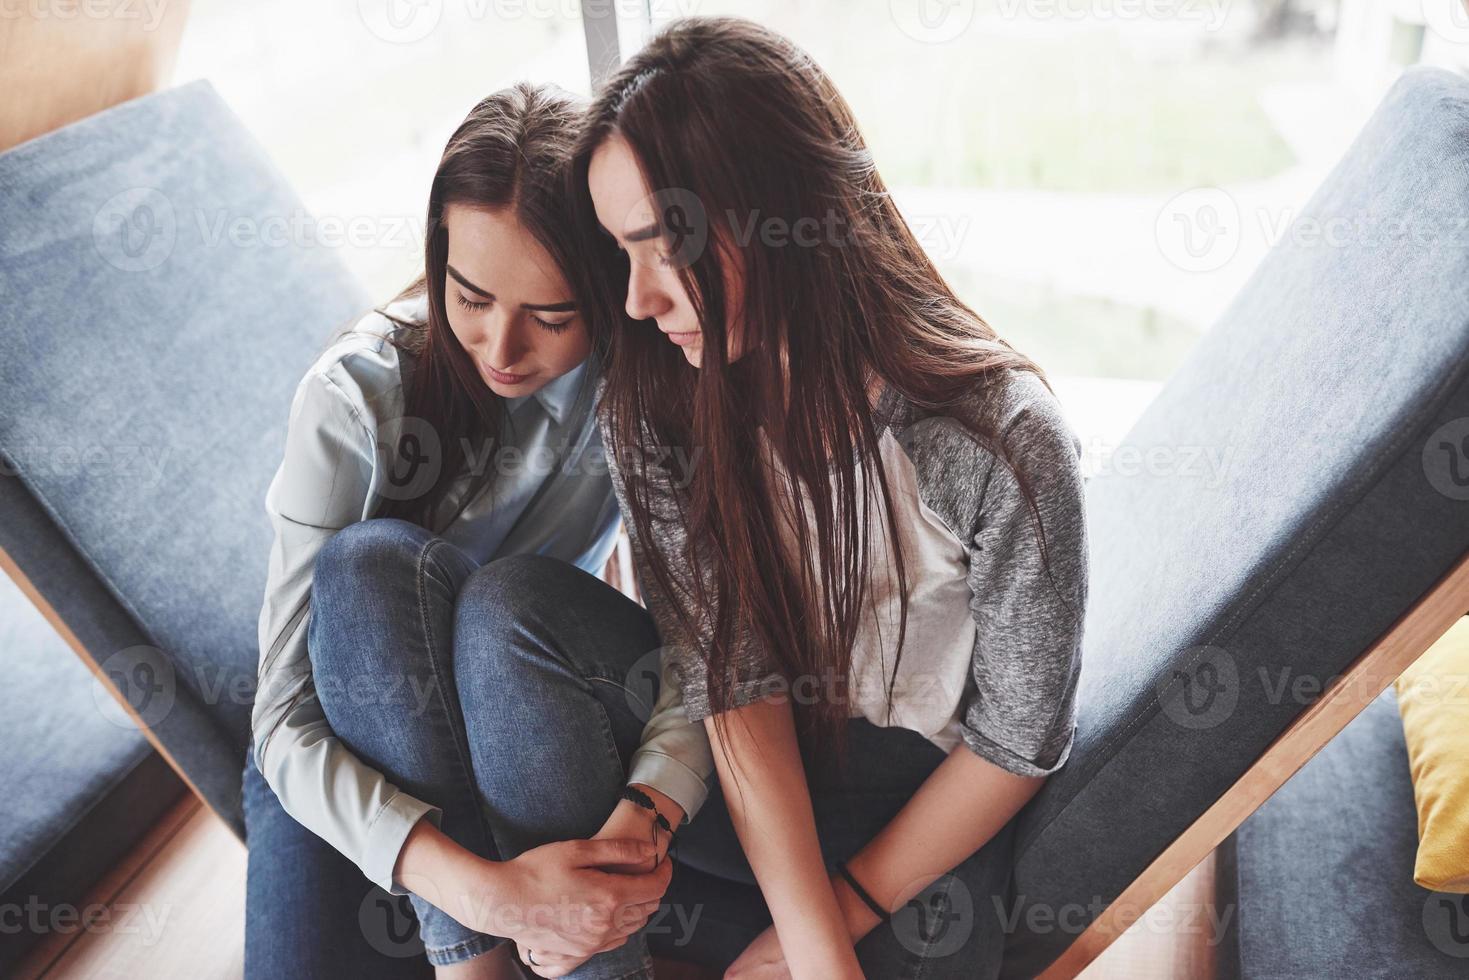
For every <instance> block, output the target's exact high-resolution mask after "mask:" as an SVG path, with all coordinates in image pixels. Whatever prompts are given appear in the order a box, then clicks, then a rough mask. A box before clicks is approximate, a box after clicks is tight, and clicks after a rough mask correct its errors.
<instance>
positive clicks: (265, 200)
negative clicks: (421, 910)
mask: <svg viewBox="0 0 1469 980" xmlns="http://www.w3.org/2000/svg"><path fill="white" fill-rule="evenodd" d="M1466 130H1469V83H1465V82H1464V81H1463V80H1461V79H1458V78H1455V77H1453V76H1451V75H1448V74H1446V73H1443V72H1436V71H1414V72H1410V73H1409V74H1408V75H1407V76H1406V77H1405V78H1404V79H1403V81H1402V82H1401V83H1400V84H1399V85H1398V86H1397V87H1396V88H1395V89H1394V90H1393V91H1392V93H1391V94H1390V96H1389V97H1388V99H1387V100H1386V102H1385V103H1384V105H1383V107H1382V108H1381V110H1380V111H1379V113H1378V114H1377V116H1376V117H1375V118H1374V120H1373V121H1372V123H1371V124H1370V125H1369V126H1368V128H1367V130H1366V132H1364V133H1363V135H1362V137H1361V138H1360V139H1359V140H1358V142H1357V143H1356V145H1355V146H1354V147H1353V148H1352V150H1351V152H1350V153H1349V154H1348V155H1347V157H1346V158H1345V159H1344V160H1343V162H1342V163H1341V165H1340V166H1339V167H1338V168H1337V169H1336V171H1335V172H1334V173H1333V174H1332V176H1331V178H1330V179H1329V180H1328V181H1327V183H1326V185H1325V186H1324V187H1323V188H1322V189H1321V190H1320V191H1319V192H1318V193H1317V194H1316V195H1315V197H1313V199H1312V201H1311V202H1310V204H1309V205H1308V207H1307V212H1308V213H1311V214H1317V215H1322V216H1331V215H1339V214H1343V213H1348V212H1360V213H1361V214H1362V215H1363V216H1364V221H1365V222H1366V224H1367V225H1368V226H1371V225H1372V224H1373V222H1374V221H1377V220H1379V219H1381V218H1383V217H1394V216H1398V217H1402V216H1420V217H1427V218H1433V219H1434V220H1440V219H1442V218H1443V217H1444V216H1448V217H1450V218H1452V217H1454V216H1462V215H1464V214H1465V211H1466V208H1469V135H1466ZM0 204H3V210H4V214H5V220H4V222H3V223H0V288H3V292H4V295H5V297H6V302H5V303H3V304H0V453H3V454H4V457H5V459H6V461H7V462H8V463H9V467H8V469H7V472H13V473H15V474H16V475H15V476H14V477H7V478H3V479H0V550H3V551H4V553H5V554H6V555H7V556H8V557H9V561H10V562H11V563H12V564H13V567H14V568H15V570H16V573H17V574H18V575H20V576H22V577H23V578H24V579H26V580H27V582H28V584H29V586H30V587H31V588H33V590H34V592H35V594H36V595H37V596H38V597H39V601H40V602H41V603H42V604H43V605H44V606H46V607H47V609H48V612H49V613H50V614H51V615H53V616H54V617H55V618H57V619H58V620H59V621H61V622H64V623H66V624H67V625H68V626H69V627H70V629H71V630H72V632H73V633H74V635H75V638H76V646H77V647H78V648H79V652H81V653H82V655H83V656H84V657H86V658H89V659H90V660H92V661H93V662H94V663H95V664H97V665H98V666H99V667H100V668H101V669H103V670H104V672H105V673H106V674H107V676H109V677H112V678H114V679H115V680H116V681H117V683H118V684H119V690H120V693H121V694H122V696H123V697H124V698H125V699H126V700H127V701H128V702H129V703H130V704H131V705H132V706H133V710H134V712H135V713H136V715H137V716H138V720H139V722H140V725H141V726H142V727H144V728H146V729H147V731H148V733H149V737H150V739H151V740H152V741H153V743H154V745H155V746H156V747H157V749H158V751H159V752H160V753H161V754H162V755H163V756H164V757H165V758H167V759H168V760H169V761H170V763H171V764H172V765H173V766H174V767H175V768H176V770H177V771H178V772H179V773H180V774H181V775H182V776H183V777H184V778H186V780H187V781H188V783H189V784H190V785H191V786H192V788H193V789H194V790H195V791H196V792H198V794H199V795H200V796H201V797H202V798H203V799H204V800H206V801H207V802H208V803H209V805H210V806H211V807H213V808H214V809H215V810H216V811H217V812H218V813H219V814H220V815H221V816H222V817H223V818H224V819H225V820H226V821H227V822H228V823H229V824H230V825H231V826H232V827H233V828H235V829H236V831H237V832H239V831H240V829H241V820H240V808H239V792H240V785H239V784H240V771H241V767H242V765H243V761H244V758H245V751H246V745H247V734H248V733H247V727H248V718H249V704H250V693H251V690H252V688H253V683H254V677H255V664H256V656H257V653H256V649H255V630H254V627H255V615H256V611H257V609H258V606H259V600H260V592H261V587H262V581H263V574H264V564H265V555H266V552H267V550H268V546H269V541H268V536H267V528H266V524H265V520H264V515H263V511H262V509H261V506H260V502H261V499H262V495H263V493H264V490H265V487H266V484H267V482H268V481H269V479H270V476H271V473H272V471H273V468H274V466H275V465H276V463H277V461H278V458H279V451H280V446H281V440H282V436H283V426H284V422H285V411H284V406H285V405H286V404H287V403H288V400H289V396H290V392H291V390H292V387H293V386H294V384H295V382H296V380H297V379H298V378H299V376H300V374H301V372H302V371H303V370H304V368H305V366H306V365H307V364H308V363H309V361H310V359H311V356H312V354H313V353H314V352H315V351H316V350H317V349H318V348H319V346H320V344H321V343H322V342H323V340H324V339H325V337H326V335H327V332H328V329H329V328H330V327H332V326H334V325H339V324H341V323H343V322H344V321H345V320H346V319H347V318H348V317H350V316H351V315H352V314H353V313H355V312H357V311H359V310H361V309H363V308H365V306H366V304H367V301H368V297H366V296H365V295H364V294H363V292H362V291H361V289H360V288H359V287H358V285H357V284H356V283H354V282H353V281H352V280H351V278H350V277H349V276H348V275H347V274H346V273H345V272H344V271H343V269H342V267H341V264H340V263H339V262H338V261H337V260H336V258H335V257H334V256H333V255H331V254H330V252H329V251H328V250H325V249H322V248H320V247H311V246H310V245H308V244H304V243H287V244H286V245H283V246H270V245H266V244H261V243H258V242H257V243H256V244H253V245H252V244H250V243H248V242H245V243H240V242H236V241H233V240H231V239H230V237H229V236H228V235H226V236H224V237H223V238H221V237H219V236H218V235H216V234H215V229H218V228H220V227H221V225H220V224H219V219H220V218H221V217H223V218H224V219H226V225H225V227H227V223H228V221H231V220H234V219H237V218H238V219H244V220H245V222H246V224H247V226H248V225H249V224H250V223H251V222H257V223H258V222H259V221H260V220H261V219H263V218H268V217H278V216H282V215H286V216H288V215H290V214H292V213H293V212H294V211H295V209H297V208H299V203H298V202H297V201H296V200H295V198H294V197H293V196H292V195H291V194H290V192H289V190H288V189H287V188H286V187H285V185H284V182H283V181H282V180H281V178H280V176H279V175H278V174H277V173H276V172H275V171H274V170H273V169H272V167H271V166H270V164H269V163H268V161H266V160H265V159H264V157H263V156H262V154H261V153H260V151H259V149H258V148H257V147H256V146H255V144H254V143H253V142H252V141H251V140H250V139H249V137H248V136H247V135H246V134H245V133H244V132H243V129H242V127H241V126H240V125H239V123H238V121H237V120H236V119H235V118H234V117H233V116H232V115H231V114H230V113H229V111H228V109H226V108H225V107H224V106H223V105H222V104H221V102H220V101H219V99H218V98H217V96H216V95H215V94H214V93H213V91H212V90H211V89H209V88H208V86H206V85H203V84H198V85H192V86H188V87H185V88H182V89H178V90H175V91H172V92H168V93H164V94H162V95H158V96H154V97H150V98H147V99H143V100H139V101H138V102H135V103H131V104H128V105H125V106H122V107H119V108H117V109H114V110H111V111H109V112H107V113H104V114H102V115H100V116H97V117H94V118H92V119H89V120H85V121H83V122H80V123H77V124H75V125H73V126H70V127H68V128H67V129H64V130H61V131H59V132H57V133H54V134H51V135H49V136H46V137H43V138H41V139H39V140H36V141H33V142H31V143H28V144H25V145H23V146H21V147H18V148H17V149H15V150H12V151H10V152H9V153H6V154H4V155H0ZM1466 353H1469V253H1466V251H1465V250H1464V249H1462V248H1459V249H1454V248H1437V249H1427V248H1419V247H1416V246H1408V245H1400V246H1391V245H1384V244H1369V243H1367V242H1366V241H1365V240H1364V241H1359V242H1357V243H1355V244H1348V245H1347V246H1345V247H1342V248H1325V247H1317V248H1312V247H1310V246H1308V245H1292V244H1288V243H1287V244H1284V245H1282V246H1281V247H1278V248H1276V249H1275V250H1274V251H1273V252H1272V253H1271V255H1270V256H1269V258H1268V259H1267V260H1266V261H1265V262H1264V264H1263V265H1262V266H1261V267H1260V269H1259V270H1258V271H1257V272H1256V274H1255V275H1254V277H1253V278H1252V280H1251V281H1250V283H1249V285H1248V286H1247V287H1246V288H1245V290H1244V291H1243V292H1242V293H1241V295H1240V296H1239V298H1238V299H1237V300H1236V302H1235V303H1234V304H1233V305H1232V307H1231V308H1230V309H1229V311H1228V312H1227V313H1226V314H1225V316H1224V317H1223V318H1222V320H1221V322H1220V323H1219V324H1218V325H1217V326H1216V327H1215V328H1214V329H1213V330H1212V331H1211V332H1210V333H1209V334H1208V336H1207V337H1206V338H1205V339H1204V340H1203V341H1202V342H1201V344H1200V345H1199V347H1198V349H1197V350H1195V351H1194V352H1193V354H1192V356H1191V357H1190V358H1189V360H1188V362H1187V363H1186V364H1185V365H1184V366H1183V367H1182V368H1181V369H1180V370H1179V372H1178V373H1177V374H1176V375H1175V376H1174V377H1173V378H1172V379H1171V380H1170V381H1169V382H1168V383H1167V385H1165V387H1164V388H1163V390H1162V392H1161V393H1160V395H1159V396H1158V398H1157V400H1156V402H1155V403H1154V404H1153V405H1152V406H1151V407H1150V408H1149V410H1148V411H1147V412H1146V414H1145V415H1144V416H1143V417H1142V419H1141V420H1140V421H1139V422H1138V423H1137V425H1136V426H1135V427H1134V429H1133V430H1132V432H1131V433H1130V435H1129V437H1128V441H1129V443H1131V444H1133V445H1135V446H1139V447H1149V446H1161V447H1170V448H1173V449H1179V448H1181V447H1212V448H1215V449H1218V450H1223V451H1227V452H1228V456H1227V460H1228V465H1227V466H1226V468H1225V470H1224V472H1223V476H1222V480H1221V482H1219V483H1217V484H1214V483H1207V482H1205V481H1202V480H1200V479H1198V478H1197V477H1196V476H1194V475H1192V474H1191V473H1189V472H1186V471H1183V470H1181V469H1179V470H1175V471H1173V472H1171V473H1160V472H1153V473H1150V474H1145V475H1138V476H1122V475H1108V476H1099V477H1097V478H1094V479H1093V480H1091V481H1090V483H1089V487H1088V507H1089V521H1090V525H1091V541H1092V548H1093V557H1092V561H1093V576H1092V595H1091V601H1090V605H1089V608H1088V621H1087V629H1086V666H1085V670H1084V672H1083V676H1082V679H1081V684H1082V690H1081V697H1080V702H1081V716H1080V721H1079V731H1078V741H1077V744H1076V746H1075V749H1074V751H1073V754H1072V757H1071V760H1070V763H1069V764H1068V766H1067V767H1066V768H1065V769H1064V770H1063V772H1062V773H1061V774H1059V775H1058V776H1057V777H1056V778H1054V779H1052V780H1051V781H1050V783H1049V784H1048V785H1047V786H1046V788H1045V789H1044V790H1043V792H1042V793H1041V794H1040V795H1039V796H1038V797H1037V798H1036V799H1035V800H1034V801H1033V803H1032V804H1031V805H1030V806H1029V807H1028V808H1027V809H1026V811H1024V812H1023V813H1022V814H1021V816H1020V817H1019V818H1018V819H1019V825H1018V827H1017V834H1016V837H1015V841H1016V843H1015V854H1014V876H1013V893H1012V894H1011V895H1010V896H1009V906H1008V907H1007V908H1005V909H1003V910H1000V909H996V910H994V911H1003V912H1004V913H1005V915H1006V919H1007V921H1010V922H1011V923H1012V927H1011V928H1010V930H1009V933H1010V934H1009V942H1008V946H1007V950H1006V957H1005V959H1006V965H1005V969H1004V975H1005V976H1007V977H1023V976H1033V975H1035V974H1038V973H1040V972H1041V971H1043V970H1045V969H1046V968H1047V967H1048V966H1049V965H1051V964H1052V963H1053V962H1055V961H1056V960H1057V958H1058V957H1060V956H1062V955H1063V953H1064V952H1065V951H1066V950H1067V948H1068V947H1069V946H1071V945H1072V944H1073V942H1074V941H1075V940H1076V939H1077V938H1078V936H1081V935H1083V934H1084V933H1085V930H1086V929H1087V927H1088V926H1089V925H1090V924H1091V923H1092V922H1093V920H1095V919H1096V918H1097V917H1098V914H1099V910H1100V909H1103V908H1105V907H1106V906H1107V905H1108V904H1109V903H1111V902H1112V901H1113V900H1115V899H1116V898H1117V896H1118V895H1120V894H1122V892H1123V890H1124V889H1125V888H1126V887H1127V886H1128V885H1129V883H1130V882H1133V881H1134V879H1136V878H1137V877H1138V876H1139V875H1140V874H1142V873H1143V872H1144V870H1145V869H1146V868H1147V866H1148V865H1149V863H1150V862H1152V861H1153V859H1154V858H1155V857H1157V856H1158V855H1159V854H1160V852H1162V851H1163V850H1164V849H1165V848H1167V847H1168V845H1169V844H1170V842H1172V841H1174V840H1175V839H1176V838H1178V837H1179V836H1180V835H1181V834H1183V833H1184V831H1185V830H1186V829H1188V828H1189V827H1190V826H1191V825H1192V824H1193V823H1194V822H1195V821H1196V820H1197V819H1198V818H1199V817H1200V815H1201V814H1202V813H1203V812H1204V811H1205V810H1206V809H1208V808H1209V807H1210V805H1211V804H1212V803H1214V802H1215V801H1216V800H1218V799H1219V798H1220V796H1221V794H1224V793H1226V792H1227V791H1228V790H1229V789H1230V787H1231V786H1232V785H1234V783H1235V782H1236V781H1237V780H1238V779H1239V778H1240V777H1241V775H1242V774H1244V773H1245V772H1246V771H1247V770H1249V769H1250V767H1251V765H1252V763H1254V762H1255V760H1256V759H1257V758H1258V757H1259V756H1260V755H1261V753H1262V752H1263V751H1264V750H1265V749H1266V747H1267V746H1268V745H1269V744H1270V743H1271V741H1272V740H1273V739H1274V738H1275V737H1276V736H1278V735H1280V733H1281V732H1282V731H1284V730H1285V729H1286V728H1287V727H1288V726H1290V725H1291V724H1292V722H1293V721H1295V720H1296V719H1297V718H1298V717H1299V716H1300V715H1301V714H1302V712H1303V711H1305V710H1306V708H1307V704H1305V703H1302V702H1300V701H1296V700H1284V701H1282V700H1280V699H1278V698H1272V696H1271V690H1272V689H1271V688H1270V686H1269V685H1268V684H1267V683H1266V682H1265V681H1264V680H1263V679H1262V675H1261V674H1260V670H1261V669H1262V668H1263V669H1265V670H1266V674H1267V675H1268V673H1269V670H1270V669H1272V668H1277V667H1285V668H1286V669H1288V670H1290V671H1294V672H1296V673H1298V674H1303V675H1309V676H1315V677H1320V678H1323V679H1324V678H1327V677H1330V676H1333V675H1334V674H1336V673H1337V672H1339V671H1340V670H1341V669H1342V668H1343V667H1344V666H1346V665H1347V664H1349V663H1350V662H1351V661H1352V660H1353V659H1354V658H1356V657H1357V656H1358V655H1359V654H1361V653H1362V652H1363V651H1364V650H1366V649H1367V648H1368V647H1369V646H1370V645H1371V644H1372V643H1373V642H1374V640H1376V639H1377V638H1378V637H1380V636H1381V635H1383V633H1384V632H1385V631H1387V630H1388V629H1389V627H1391V626H1392V625H1393V624H1394V622H1395V621H1396V620H1398V619H1399V618H1400V617H1402V616H1404V615H1405V614H1407V613H1409V612H1410V611H1411V610H1412V609H1413V608H1414V606H1415V603H1417V602H1418V601H1419V600H1420V599H1421V598H1422V597H1423V596H1424V595H1425V594H1428V593H1429V592H1430V591H1431V590H1433V589H1434V588H1435V586H1436V584H1438V583H1439V582H1440V581H1441V580H1442V579H1443V577H1444V576H1445V575H1446V574H1447V573H1448V572H1449V570H1450V569H1451V568H1452V567H1453V566H1454V564H1455V563H1456V561H1458V559H1459V558H1460V557H1461V556H1463V555H1464V554H1465V553H1466V551H1469V519H1466V516H1469V511H1466V506H1469V505H1466V503H1465V502H1464V501H1463V500H1461V499H1456V498H1455V497H1454V496H1453V495H1452V494H1446V493H1445V492H1442V490H1441V489H1440V488H1439V486H1437V485H1436V484H1435V481H1434V480H1433V479H1430V477H1431V476H1432V474H1431V473H1429V472H1428V471H1427V470H1425V465H1424V453H1423V447H1424V445H1425V441H1426V440H1427V439H1428V436H1429V434H1430V433H1433V432H1434V431H1435V430H1437V429H1438V428H1439V427H1441V426H1442V425H1443V424H1444V423H1446V422H1448V421H1450V420H1453V419H1456V418H1461V417H1465V416H1469V377H1466V370H1469V359H1466V356H1465V355H1466ZM58 446H73V447H74V448H75V449H76V450H79V451H82V452H90V453H91V455H92V457H94V458H95V459H96V460H98V462H97V463H96V466H98V467H101V469H100V471H99V470H97V469H95V468H94V469H93V470H91V471H89V472H85V473H83V474H81V475H78V474H77V473H75V472H69V471H68V470H67V469H66V468H65V467H60V466H57V465H56V458H55V454H56V449H55V447H58ZM140 459H141V460H143V461H145V462H146V461H147V460H152V461H153V463H151V464H149V465H139V463H138V460H140ZM125 461H130V462H125ZM1221 676H1222V677H1223V678H1224V686H1223V688H1222V689H1220V687H1219V685H1220V683H1221V681H1220V678H1221ZM1198 690H1207V691H1213V692H1214V693H1215V694H1216V695H1217V696H1216V697H1215V698H1214V700H1213V701H1211V702H1209V703H1208V704H1207V705H1205V707H1204V710H1203V714H1204V715H1205V717H1200V716H1199V715H1198V714H1196V713H1194V712H1193V709H1194V708H1197V707H1198V705H1199V703H1200V702H1198V701H1197V700H1196V698H1195V697H1194V695H1195V694H1196V693H1197V691H1198ZM1211 846H1212V845H1211ZM976 908H977V910H978V912H979V913H981V914H988V913H989V911H990V910H987V909H985V908H984V907H983V906H982V905H980V904H978V903H976ZM1036 913H1040V914H1036Z"/></svg>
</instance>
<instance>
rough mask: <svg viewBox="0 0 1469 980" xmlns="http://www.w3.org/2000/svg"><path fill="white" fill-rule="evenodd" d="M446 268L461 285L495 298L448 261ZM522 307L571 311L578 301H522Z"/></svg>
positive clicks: (523, 308) (541, 311)
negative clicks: (461, 273)
mask: <svg viewBox="0 0 1469 980" xmlns="http://www.w3.org/2000/svg"><path fill="white" fill-rule="evenodd" d="M445 269H446V270H447V271H448V273H449V276H450V278H452V279H453V280H454V281H455V282H457V283H458V284H459V285H461V286H463V287H464V288H465V289H467V290H469V291H470V292H472V293H479V294H480V295H481V296H483V297H485V298H486V299H494V298H495V294H494V293H492V292H490V291H489V290H488V289H481V288H480V287H478V286H476V285H475V284H474V283H472V282H470V281H469V280H468V279H466V278H464V276H462V275H460V273H459V270H458V269H456V268H454V267H453V266H452V265H448V264H447V263H446V264H445ZM520 308H521V309H522V310H536V311H537V312H540V313H571V312H573V311H575V310H576V301H575V300H567V301H566V302H564V303H521V304H520Z"/></svg>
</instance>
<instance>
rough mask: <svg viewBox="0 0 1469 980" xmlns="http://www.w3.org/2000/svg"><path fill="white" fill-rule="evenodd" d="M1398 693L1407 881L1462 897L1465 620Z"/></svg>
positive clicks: (1468, 680) (1468, 710)
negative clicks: (1414, 850)
mask: <svg viewBox="0 0 1469 980" xmlns="http://www.w3.org/2000/svg"><path fill="white" fill-rule="evenodd" d="M1397 692H1398V711H1399V713H1400V714H1401V715H1402V716H1403V735H1404V737H1405V738H1406V740H1407V743H1408V765H1409V767H1410V769H1411V770H1412V773H1413V798H1414V800H1415V801H1416V802H1417V804H1418V861H1417V863H1416V864H1415V865H1414V867H1413V880H1414V881H1416V882H1418V884H1420V885H1422V886H1423V887H1424V888H1429V889H1432V890H1433V891H1439V892H1461V893H1463V892H1469V617H1466V618H1462V619H1459V620H1458V621H1457V622H1455V623H1454V625H1453V626H1451V627H1450V628H1449V631H1448V632H1447V633H1445V634H1444V635H1443V638H1442V639H1440V640H1439V641H1438V642H1437V643H1435V644H1434V645H1433V646H1431V647H1429V648H1428V652H1427V653H1425V654H1424V655H1423V656H1421V657H1419V658H1418V660H1417V662H1416V663H1414V664H1413V665H1412V666H1411V667H1409V668H1408V669H1407V670H1405V671H1403V676H1401V677H1399V678H1398V680H1397Z"/></svg>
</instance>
